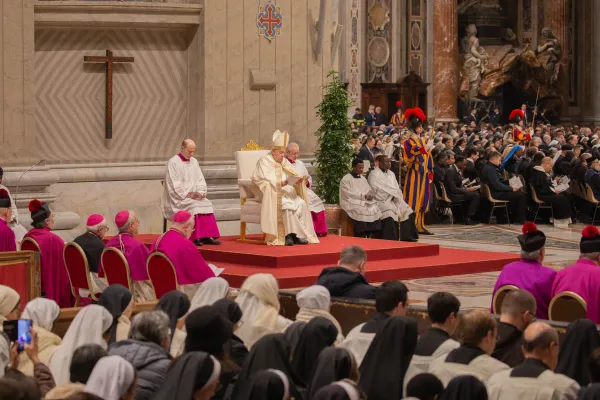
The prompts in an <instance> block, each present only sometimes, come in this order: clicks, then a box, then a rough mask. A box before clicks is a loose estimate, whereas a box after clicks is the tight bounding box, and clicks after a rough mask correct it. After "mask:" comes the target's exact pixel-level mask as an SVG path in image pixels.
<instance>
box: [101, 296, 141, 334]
mask: <svg viewBox="0 0 600 400" xmlns="http://www.w3.org/2000/svg"><path fill="white" fill-rule="evenodd" d="M132 300H133V296H132V294H131V292H130V291H129V290H128V289H127V288H126V287H125V286H123V285H110V286H109V287H107V288H106V289H104V292H102V296H101V297H100V299H99V300H98V305H101V306H102V307H104V308H106V309H107V310H108V312H109V313H110V315H112V317H113V322H112V325H111V327H110V338H109V340H108V344H109V345H110V344H113V343H114V342H117V341H119V340H125V339H127V338H128V337H129V328H130V326H131V322H130V321H129V317H130V316H131V307H132V306H133V304H132ZM119 323H120V325H119Z"/></svg>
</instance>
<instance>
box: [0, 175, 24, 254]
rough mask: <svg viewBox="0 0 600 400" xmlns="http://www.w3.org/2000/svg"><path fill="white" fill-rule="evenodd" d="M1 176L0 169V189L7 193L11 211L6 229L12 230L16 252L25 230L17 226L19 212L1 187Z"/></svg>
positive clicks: (15, 204) (3, 187) (5, 188)
mask: <svg viewBox="0 0 600 400" xmlns="http://www.w3.org/2000/svg"><path fill="white" fill-rule="evenodd" d="M3 176H4V170H3V169H2V168H1V167H0V189H4V190H6V192H7V193H8V197H10V208H11V209H12V212H11V217H10V221H8V227H9V228H10V229H12V231H13V233H14V234H15V240H16V242H17V250H19V249H20V248H21V242H22V241H23V237H24V236H25V234H26V233H27V229H25V227H24V226H23V225H21V224H19V210H17V203H16V201H15V199H14V198H13V197H12V195H11V194H10V190H8V188H7V187H6V186H4V185H2V178H3Z"/></svg>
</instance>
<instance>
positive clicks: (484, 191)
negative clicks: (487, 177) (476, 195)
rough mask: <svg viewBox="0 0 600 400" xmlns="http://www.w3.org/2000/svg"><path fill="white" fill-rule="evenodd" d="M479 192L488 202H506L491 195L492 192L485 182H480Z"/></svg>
mask: <svg viewBox="0 0 600 400" xmlns="http://www.w3.org/2000/svg"><path fill="white" fill-rule="evenodd" d="M481 193H482V194H483V196H484V197H485V199H486V200H487V201H489V202H490V203H508V201H506V200H496V199H494V198H493V197H492V192H491V191H490V187H489V186H488V185H486V184H485V183H482V184H481Z"/></svg>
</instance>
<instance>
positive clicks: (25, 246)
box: [21, 237, 42, 254]
mask: <svg viewBox="0 0 600 400" xmlns="http://www.w3.org/2000/svg"><path fill="white" fill-rule="evenodd" d="M21 250H22V251H36V252H38V253H40V254H41V253H42V250H41V249H40V245H39V244H38V242H36V241H35V239H32V238H30V237H26V238H23V241H22V242H21Z"/></svg>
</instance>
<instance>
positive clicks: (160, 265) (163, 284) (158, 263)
mask: <svg viewBox="0 0 600 400" xmlns="http://www.w3.org/2000/svg"><path fill="white" fill-rule="evenodd" d="M146 270H147V271H148V277H149V278H150V281H151V282H152V286H153V287H154V294H155V295H156V298H157V299H159V300H160V298H161V297H162V296H163V295H164V294H166V293H168V292H170V291H171V290H179V283H178V282H177V273H176V272H175V267H174V266H173V263H172V262H171V260H169V259H168V258H167V256H166V255H164V254H163V253H161V252H160V251H155V252H154V253H152V254H150V256H149V257H148V261H147V262H146Z"/></svg>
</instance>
